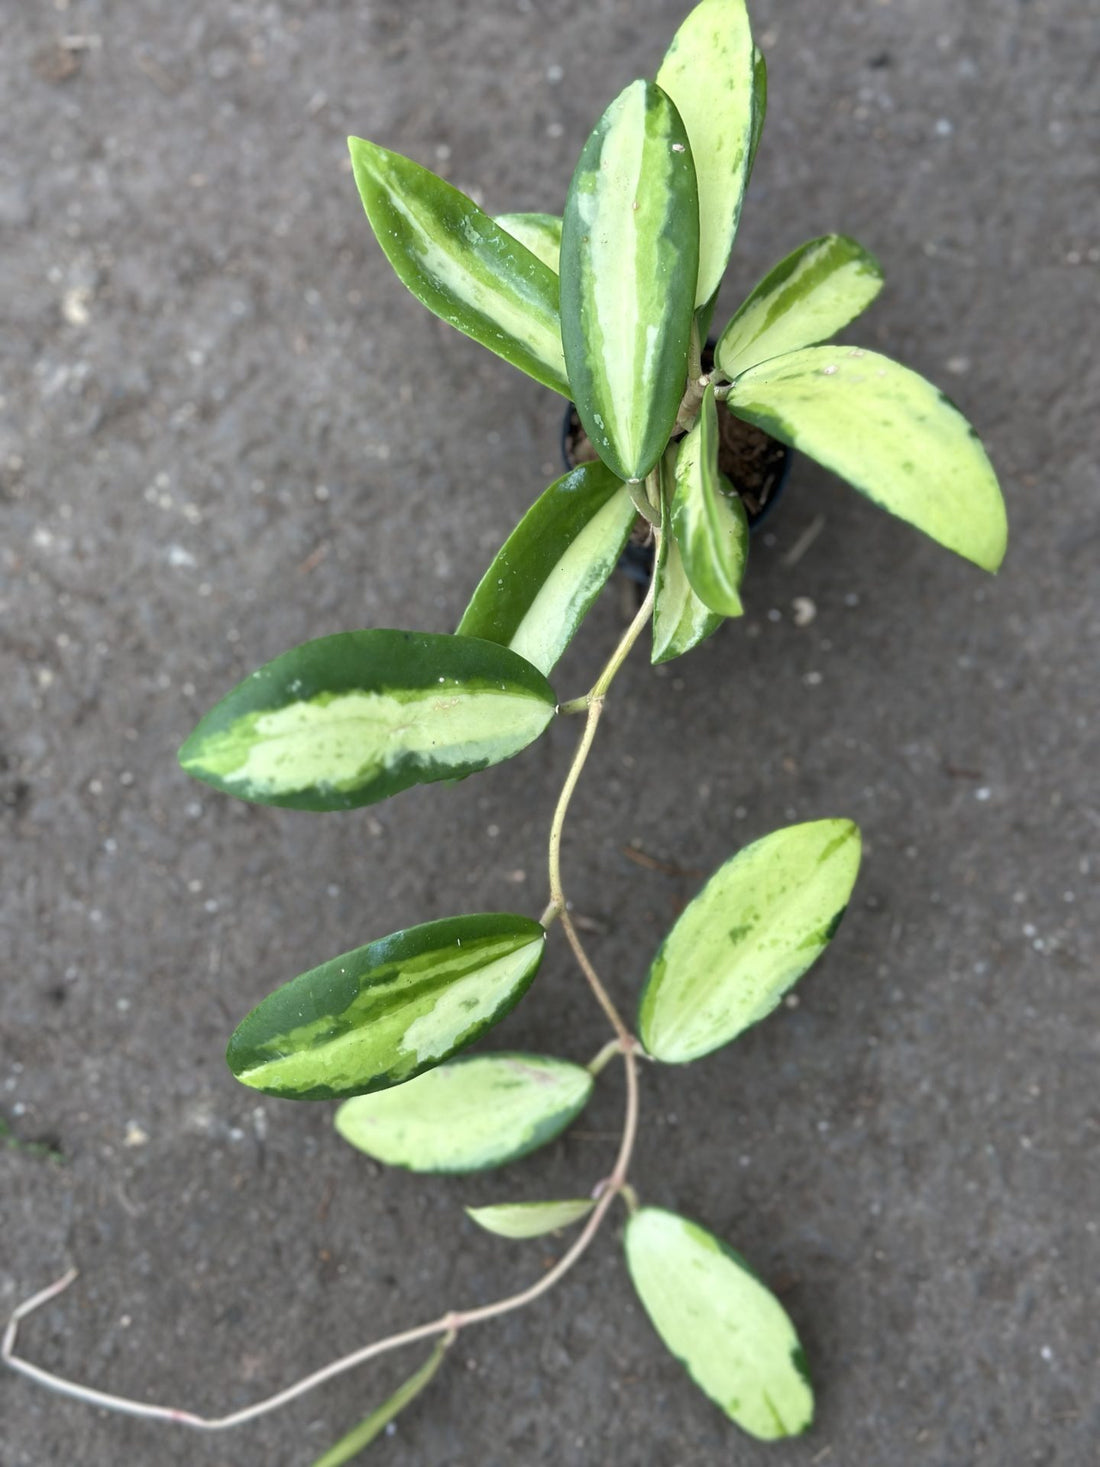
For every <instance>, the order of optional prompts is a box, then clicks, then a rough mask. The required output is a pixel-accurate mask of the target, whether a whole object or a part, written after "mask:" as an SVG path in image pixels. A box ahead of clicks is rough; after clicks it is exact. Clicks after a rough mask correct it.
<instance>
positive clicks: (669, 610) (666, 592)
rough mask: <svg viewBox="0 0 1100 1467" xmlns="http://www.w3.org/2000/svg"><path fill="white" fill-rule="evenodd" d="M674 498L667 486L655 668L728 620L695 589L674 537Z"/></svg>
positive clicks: (658, 572) (657, 594) (655, 625)
mask: <svg viewBox="0 0 1100 1467" xmlns="http://www.w3.org/2000/svg"><path fill="white" fill-rule="evenodd" d="M667 462H668V460H667V459H666V460H665V464H662V468H661V478H662V481H664V480H666V479H667V478H668V477H669V475H668V472H667V469H666V467H665V465H666V464H667ZM670 499H671V496H670V493H669V490H668V486H667V485H665V486H664V487H663V489H662V493H661V504H662V507H663V523H662V527H661V540H660V544H659V546H658V549H657V563H656V565H655V566H654V569H653V574H654V575H655V576H656V577H657V586H656V591H655V593H654V600H653V651H652V653H651V656H650V660H651V661H652V662H653V663H654V664H655V665H656V664H657V663H659V662H671V661H672V659H673V658H674V657H682V656H683V655H684V653H685V652H690V651H691V649H692V648H693V647H697V646H698V645H699V643H700V642H703V641H705V640H706V639H707V637H709V636H712V635H713V634H714V633H715V632H716V631H717V630H718V628H719V627H720V626H721V625H722V623H723V621H725V617H723V616H718V615H717V614H716V613H715V612H713V611H711V610H710V608H709V607H707V606H704V605H703V603H702V602H701V601H700V600H699V598H698V596H696V594H695V592H694V591H693V590H692V589H691V583H690V581H689V580H688V578H687V572H686V571H685V570H684V562H683V558H682V556H681V555H680V547H679V546H678V545H677V544H676V541H675V540H674V539H673V536H672V516H671V513H670Z"/></svg>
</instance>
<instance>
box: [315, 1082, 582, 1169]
mask: <svg viewBox="0 0 1100 1467" xmlns="http://www.w3.org/2000/svg"><path fill="white" fill-rule="evenodd" d="M592 1085H593V1080H592V1076H591V1075H590V1074H589V1073H588V1071H587V1070H586V1069H583V1068H582V1067H581V1066H580V1065H574V1064H570V1063H569V1062H568V1061H566V1060H558V1059H550V1058H548V1057H547V1056H545V1055H537V1054H488V1055H470V1056H467V1057H465V1058H463V1059H459V1060H454V1061H453V1062H452V1063H451V1064H449V1065H440V1066H439V1068H438V1069H435V1070H432V1071H430V1072H429V1073H428V1074H426V1075H421V1076H420V1078H419V1079H418V1080H412V1081H410V1082H409V1084H408V1085H401V1086H399V1087H398V1088H397V1089H395V1090H386V1091H383V1092H381V1093H379V1094H377V1095H361V1096H358V1097H357V1098H356V1099H355V1100H349V1101H346V1102H345V1103H344V1104H343V1105H342V1106H341V1107H340V1109H339V1110H338V1111H337V1112H336V1129H337V1130H338V1131H339V1132H340V1134H341V1136H343V1137H344V1139H345V1140H346V1141H350V1143H351V1144H352V1146H355V1147H357V1148H358V1149H359V1150H360V1151H365V1152H366V1153H367V1155H368V1156H373V1157H375V1158H376V1160H378V1161H382V1162H385V1163H386V1164H387V1165H389V1166H403V1167H408V1168H409V1169H410V1170H411V1171H414V1172H473V1171H484V1170H485V1169H487V1168H489V1167H494V1166H503V1165H504V1164H505V1162H509V1161H515V1160H516V1159H517V1158H518V1157H521V1156H526V1155H527V1153H528V1152H529V1151H534V1150H535V1149H536V1147H539V1146H544V1145H545V1144H546V1143H547V1142H548V1141H552V1140H553V1139H554V1137H555V1136H557V1135H559V1134H560V1133H561V1132H562V1131H564V1129H565V1128H566V1126H568V1125H569V1124H570V1122H571V1121H573V1120H574V1119H575V1118H576V1117H577V1116H578V1115H579V1114H580V1112H581V1111H582V1110H583V1109H584V1107H585V1105H586V1103H587V1101H588V1097H589V1096H590V1095H591V1094H592Z"/></svg>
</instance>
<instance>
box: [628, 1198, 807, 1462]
mask: <svg viewBox="0 0 1100 1467" xmlns="http://www.w3.org/2000/svg"><path fill="white" fill-rule="evenodd" d="M624 1243H625V1246H626V1261H627V1266H628V1267H629V1269H630V1277H631V1279H632V1280H633V1283H634V1287H635V1289H636V1290H637V1291H638V1297H639V1298H640V1299H641V1301H642V1303H643V1305H644V1306H645V1311H646V1313H647V1314H648V1315H649V1317H650V1320H651V1321H652V1323H653V1327H654V1328H655V1329H656V1331H657V1333H658V1334H659V1335H660V1337H661V1339H662V1340H663V1341H664V1343H665V1344H666V1345H667V1346H668V1348H669V1350H671V1352H672V1354H673V1355H675V1356H676V1358H677V1359H678V1360H679V1361H680V1363H681V1364H682V1365H683V1367H684V1369H685V1370H686V1371H687V1373H688V1374H689V1375H690V1376H691V1378H692V1380H693V1381H694V1382H695V1384H696V1385H697V1386H698V1387H699V1389H700V1390H701V1391H703V1392H704V1393H705V1394H706V1395H708V1396H709V1397H710V1399H711V1400H712V1401H713V1402H714V1403H715V1405H716V1406H718V1407H720V1408H721V1410H723V1411H724V1412H725V1413H726V1415H727V1416H728V1417H729V1418H730V1420H731V1421H735V1422H736V1423H737V1425H738V1426H739V1427H741V1429H742V1431H747V1432H748V1433H749V1434H750V1435H751V1436H755V1437H758V1438H759V1439H760V1440H761V1441H776V1440H777V1439H778V1438H780V1437H785V1436H797V1435H798V1434H799V1433H800V1432H803V1431H805V1430H806V1428H807V1427H808V1426H809V1425H810V1422H811V1421H812V1420H813V1412H814V1398H813V1392H812V1390H811V1389H810V1382H809V1376H808V1375H807V1372H806V1363H805V1356H804V1355H803V1352H802V1347H801V1345H800V1344H799V1342H798V1336H797V1334H796V1333H795V1330H794V1326H793V1325H792V1324H791V1321H790V1319H789V1318H788V1317H787V1314H786V1311H785V1310H784V1309H783V1306H782V1305H781V1304H780V1303H779V1301H778V1299H776V1298H775V1296H774V1295H773V1294H772V1293H771V1292H770V1291H769V1290H768V1289H766V1288H765V1287H764V1285H763V1284H762V1283H761V1282H760V1280H759V1279H758V1278H757V1277H756V1275H755V1274H754V1273H753V1272H752V1270H751V1269H750V1268H749V1266H748V1264H747V1263H746V1262H745V1260H744V1259H743V1258H742V1257H741V1255H740V1254H738V1253H735V1252H734V1251H733V1249H732V1248H728V1247H727V1246H726V1245H725V1244H724V1243H722V1242H721V1241H720V1240H719V1239H718V1238H716V1237H714V1235H713V1234H712V1233H708V1232H707V1231H706V1229H705V1228H701V1227H699V1226H698V1224H697V1223H693V1222H689V1221H688V1219H687V1218H684V1217H678V1216H677V1215H676V1213H674V1212H665V1211H664V1210H663V1209H662V1208H658V1207H643V1208H640V1209H639V1210H638V1211H637V1212H635V1213H634V1214H633V1215H632V1216H631V1218H630V1220H629V1222H628V1223H627V1225H626V1236H625V1238H624Z"/></svg>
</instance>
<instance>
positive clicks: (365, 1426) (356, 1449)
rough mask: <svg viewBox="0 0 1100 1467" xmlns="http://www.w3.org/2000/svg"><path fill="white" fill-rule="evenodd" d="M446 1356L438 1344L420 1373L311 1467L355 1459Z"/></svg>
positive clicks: (443, 1342)
mask: <svg viewBox="0 0 1100 1467" xmlns="http://www.w3.org/2000/svg"><path fill="white" fill-rule="evenodd" d="M446 1353H447V1342H446V1340H440V1341H439V1343H438V1344H437V1345H436V1347H435V1349H434V1350H433V1351H432V1353H431V1354H430V1355H429V1356H428V1358H427V1360H425V1362H424V1364H423V1365H422V1366H421V1367H420V1369H419V1370H416V1371H414V1372H413V1374H412V1375H410V1376H409V1378H408V1380H405V1381H402V1383H401V1384H400V1385H399V1386H398V1387H397V1389H396V1390H395V1391H394V1393H393V1395H392V1396H390V1397H389V1399H388V1400H386V1401H383V1403H382V1405H381V1406H379V1407H377V1408H376V1409H375V1410H374V1411H372V1412H371V1413H370V1415H369V1416H365V1417H364V1418H363V1420H362V1421H360V1423H359V1425H358V1426H355V1427H353V1428H352V1430H351V1431H349V1432H348V1434H347V1436H345V1437H342V1438H341V1439H340V1440H339V1441H338V1442H337V1443H336V1444H335V1446H332V1447H330V1448H329V1450H328V1451H327V1452H325V1453H323V1454H322V1455H321V1456H320V1457H318V1458H317V1460H316V1462H314V1464H313V1467H344V1464H345V1463H346V1462H350V1461H351V1460H352V1458H353V1457H357V1456H358V1455H359V1453H360V1452H361V1451H363V1450H364V1448H366V1447H369V1446H370V1444H371V1442H372V1441H374V1440H375V1438H376V1437H379V1436H381V1434H382V1433H383V1432H384V1431H385V1429H386V1427H387V1426H389V1424H390V1422H391V1421H392V1420H393V1419H394V1417H395V1416H397V1415H398V1414H399V1413H400V1412H401V1411H404V1409H405V1407H406V1406H408V1405H409V1404H410V1403H411V1402H412V1401H414V1400H415V1399H416V1397H417V1396H418V1395H419V1394H420V1392H421V1391H422V1390H423V1389H424V1387H425V1386H426V1385H428V1384H429V1382H430V1381H431V1379H432V1377H433V1376H434V1375H435V1373H436V1371H437V1370H438V1369H439V1367H440V1366H441V1365H442V1364H443V1357H444V1356H445V1355H446Z"/></svg>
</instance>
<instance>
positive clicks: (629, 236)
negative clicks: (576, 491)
mask: <svg viewBox="0 0 1100 1467" xmlns="http://www.w3.org/2000/svg"><path fill="white" fill-rule="evenodd" d="M698 257H699V209H698V198H697V194H696V187H695V168H694V165H693V163H692V159H691V152H690V150H689V147H688V141H687V133H686V132H685V131H684V125H683V123H682V122H681V121H680V117H679V114H678V113H677V111H676V108H675V107H674V106H673V105H672V103H671V102H670V101H669V99H668V98H667V97H666V96H665V94H664V92H662V91H661V90H660V89H659V88H658V87H656V86H654V85H653V84H652V83H651V82H644V81H636V82H632V83H631V84H630V86H628V87H627V88H626V90H625V91H623V92H621V93H620V95H619V96H618V97H617V98H616V99H615V101H614V102H612V104H611V106H610V107H609V108H608V109H607V111H606V112H605V113H604V115H603V117H602V118H601V119H600V121H599V123H598V124H597V125H596V128H595V130H594V131H593V133H592V135H591V137H590V138H589V139H588V142H587V143H586V144H585V146H584V150H583V152H582V153H581V157H580V161H579V163H578V164H577V169H576V172H575V173H574V174H573V181H572V183H571V184H570V187H569V197H568V201H567V203H566V206H565V216H564V220H563V224H562V241H561V270H562V275H561V329H562V342H563V345H564V348H565V360H566V363H567V364H568V372H569V381H570V382H571V383H572V389H573V400H574V402H575V403H576V406H577V412H578V414H579V416H580V419H581V422H582V423H583V424H584V429H585V432H586V433H587V434H588V436H589V438H590V439H591V440H592V446H593V447H594V448H595V449H596V451H597V453H598V454H599V456H600V458H601V459H603V461H604V463H606V464H607V465H608V467H609V468H611V469H612V470H613V472H614V473H616V474H617V475H618V476H619V478H621V479H641V478H644V477H645V475H646V474H647V473H648V472H649V470H650V469H651V468H652V467H653V465H654V464H655V463H656V461H657V458H658V456H659V455H660V454H661V453H662V452H663V450H664V447H665V444H666V443H667V442H668V439H669V437H670V436H671V433H672V429H673V424H674V423H675V420H676V411H677V408H678V407H679V405H680V399H681V397H682V396H683V392H684V386H685V383H686V380H687V354H688V341H689V338H690V333H691V320H692V313H693V309H694V304H695V301H694V292H695V277H696V271H697V269H698Z"/></svg>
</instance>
